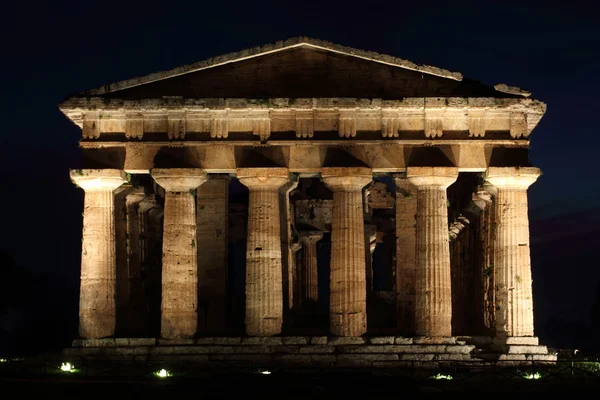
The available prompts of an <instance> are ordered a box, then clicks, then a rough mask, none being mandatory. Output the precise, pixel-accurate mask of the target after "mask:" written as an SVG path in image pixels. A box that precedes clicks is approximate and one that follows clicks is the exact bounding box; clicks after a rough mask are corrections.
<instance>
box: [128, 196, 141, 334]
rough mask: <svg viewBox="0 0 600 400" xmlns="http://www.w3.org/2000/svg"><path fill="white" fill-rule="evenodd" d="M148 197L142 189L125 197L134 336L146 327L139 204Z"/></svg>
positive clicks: (129, 284) (130, 300) (130, 304)
mask: <svg viewBox="0 0 600 400" xmlns="http://www.w3.org/2000/svg"><path fill="white" fill-rule="evenodd" d="M145 197H146V195H145V194H144V191H143V189H142V188H138V189H137V190H136V191H135V192H133V193H130V194H128V195H127V197H125V208H126V219H127V236H126V243H127V271H126V272H127V273H126V279H127V282H126V284H125V285H124V287H125V288H126V292H127V297H125V298H124V300H125V301H126V303H125V306H126V310H127V312H126V315H127V319H128V324H127V325H128V327H129V329H128V331H129V332H130V333H132V334H134V335H139V334H141V333H142V332H143V327H144V323H143V320H144V287H143V282H142V253H141V250H142V249H141V238H142V237H143V236H142V231H141V229H140V228H141V225H140V215H139V204H140V202H141V201H142V200H143V199H144V198H145Z"/></svg>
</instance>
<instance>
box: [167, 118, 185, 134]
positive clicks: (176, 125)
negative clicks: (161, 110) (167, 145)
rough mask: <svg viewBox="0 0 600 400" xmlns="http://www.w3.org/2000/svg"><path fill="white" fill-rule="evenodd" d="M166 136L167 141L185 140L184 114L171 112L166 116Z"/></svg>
mask: <svg viewBox="0 0 600 400" xmlns="http://www.w3.org/2000/svg"><path fill="white" fill-rule="evenodd" d="M167 122H168V125H167V135H168V137H169V139H184V138H185V133H186V132H185V131H186V129H185V128H186V126H185V113H184V112H171V113H168V114H167Z"/></svg>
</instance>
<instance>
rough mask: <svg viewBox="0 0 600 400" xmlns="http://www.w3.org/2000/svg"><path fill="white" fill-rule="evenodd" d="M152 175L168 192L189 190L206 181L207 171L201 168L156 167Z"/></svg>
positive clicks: (151, 172)
mask: <svg viewBox="0 0 600 400" xmlns="http://www.w3.org/2000/svg"><path fill="white" fill-rule="evenodd" d="M150 175H151V176H152V178H153V179H154V181H155V182H156V183H158V184H159V185H160V186H161V187H162V188H163V189H165V190H166V191H168V192H187V191H190V190H193V189H196V188H197V187H198V186H200V185H201V184H203V183H204V182H205V181H206V173H205V172H204V170H202V169H200V168H154V169H152V170H151V171H150Z"/></svg>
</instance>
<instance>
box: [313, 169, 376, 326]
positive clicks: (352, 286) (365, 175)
mask: <svg viewBox="0 0 600 400" xmlns="http://www.w3.org/2000/svg"><path fill="white" fill-rule="evenodd" d="M322 176H323V181H324V182H325V184H326V185H327V186H328V187H329V188H330V189H331V190H332V191H333V210H332V222H331V266H330V270H331V280H330V292H331V295H330V301H329V323H330V330H331V333H332V334H333V335H336V336H361V335H363V334H365V333H366V331H367V292H366V291H367V282H366V262H365V236H364V235H365V234H364V222H363V195H362V189H363V188H364V187H365V186H366V185H367V184H369V182H371V180H372V172H371V169H369V168H323V169H322Z"/></svg>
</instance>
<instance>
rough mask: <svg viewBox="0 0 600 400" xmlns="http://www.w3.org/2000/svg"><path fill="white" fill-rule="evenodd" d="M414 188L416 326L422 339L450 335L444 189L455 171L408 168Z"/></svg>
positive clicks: (407, 173)
mask: <svg viewBox="0 0 600 400" xmlns="http://www.w3.org/2000/svg"><path fill="white" fill-rule="evenodd" d="M406 175H407V178H408V180H409V181H410V183H412V184H413V185H414V186H416V187H417V227H416V233H417V239H416V295H415V300H416V310H415V311H416V324H415V333H416V334H417V335H422V336H451V335H452V323H451V321H452V292H451V280H450V247H449V240H448V209H447V201H448V198H447V195H446V189H447V188H448V186H450V185H451V184H452V183H453V182H454V181H456V178H457V177H458V169H457V168H454V167H409V168H407V170H406Z"/></svg>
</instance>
